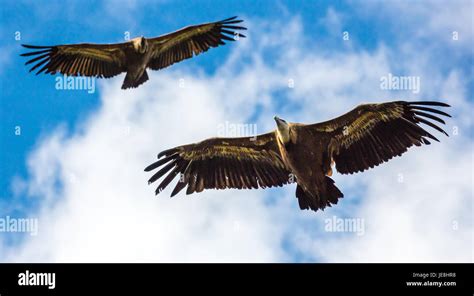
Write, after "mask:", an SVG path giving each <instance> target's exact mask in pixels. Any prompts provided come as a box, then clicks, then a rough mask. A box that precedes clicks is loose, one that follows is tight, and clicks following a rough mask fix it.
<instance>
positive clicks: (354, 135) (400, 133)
mask: <svg viewBox="0 0 474 296" xmlns="http://www.w3.org/2000/svg"><path fill="white" fill-rule="evenodd" d="M434 107H450V106H449V105H447V104H444V103H440V102H428V101H427V102H405V101H396V102H389V103H382V104H365V105H360V106H358V107H356V108H355V109H354V110H352V111H350V112H348V113H346V114H344V115H342V116H340V117H337V118H335V119H332V120H329V121H326V122H321V123H317V124H312V125H306V126H305V127H304V128H310V129H314V130H317V131H318V132H326V133H329V134H330V135H331V140H330V142H329V146H328V157H331V159H332V160H334V161H335V163H336V169H337V171H338V172H340V173H342V174H352V173H355V172H362V171H364V170H367V169H369V168H373V167H374V166H377V165H379V164H381V163H382V162H386V161H388V160H389V159H391V158H393V157H394V156H400V155H402V154H403V153H404V152H406V151H407V149H408V148H409V147H411V146H413V145H416V146H420V145H422V144H430V141H429V140H428V139H432V140H435V141H439V140H438V139H437V138H436V137H435V136H433V135H432V134H430V133H429V132H428V131H426V130H425V129H424V128H422V127H421V126H420V123H423V124H425V125H428V126H430V127H432V128H434V129H436V130H438V131H439V132H441V133H443V134H445V135H446V136H447V135H448V134H447V133H446V132H445V131H444V130H443V129H441V128H440V127H439V126H437V125H436V124H434V123H433V122H431V121H430V120H433V121H436V122H439V123H442V124H444V123H445V122H444V121H443V120H442V119H441V118H439V117H438V116H435V115H434V114H436V115H443V116H448V117H451V116H450V115H449V114H447V113H445V112H443V111H440V110H438V109H435V108H434Z"/></svg>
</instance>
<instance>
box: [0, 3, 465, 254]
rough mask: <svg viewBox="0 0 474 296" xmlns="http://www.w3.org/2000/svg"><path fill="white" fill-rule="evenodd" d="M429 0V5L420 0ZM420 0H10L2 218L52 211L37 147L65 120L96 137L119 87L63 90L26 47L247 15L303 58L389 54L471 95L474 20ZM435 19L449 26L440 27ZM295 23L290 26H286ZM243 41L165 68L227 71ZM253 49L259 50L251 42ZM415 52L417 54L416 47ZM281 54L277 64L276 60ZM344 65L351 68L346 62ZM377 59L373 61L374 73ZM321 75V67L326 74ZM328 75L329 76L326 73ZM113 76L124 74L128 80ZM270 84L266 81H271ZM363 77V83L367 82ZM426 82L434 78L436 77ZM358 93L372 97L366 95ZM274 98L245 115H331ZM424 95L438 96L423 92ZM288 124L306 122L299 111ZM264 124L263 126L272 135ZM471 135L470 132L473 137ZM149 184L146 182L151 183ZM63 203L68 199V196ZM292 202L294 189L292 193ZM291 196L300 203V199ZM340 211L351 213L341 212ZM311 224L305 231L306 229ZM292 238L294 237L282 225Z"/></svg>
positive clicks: (4, 63)
mask: <svg viewBox="0 0 474 296" xmlns="http://www.w3.org/2000/svg"><path fill="white" fill-rule="evenodd" d="M420 3H421V4H423V1H420ZM420 3H418V4H416V5H413V6H414V7H413V9H411V8H410V7H408V8H407V7H406V6H407V5H405V4H401V1H388V2H386V3H385V4H384V5H382V4H379V3H377V2H370V1H369V2H368V3H366V2H358V1H355V2H352V1H350V2H346V1H258V2H257V3H255V1H221V2H216V1H143V2H142V1H136V2H135V1H104V2H96V1H80V2H79V1H50V2H47V3H46V2H44V3H37V2H34V1H6V2H5V3H4V4H3V7H2V12H1V14H2V15H1V18H0V23H1V26H0V27H1V29H0V32H1V34H2V36H3V38H2V39H1V41H0V42H1V43H0V48H1V49H2V53H1V54H2V57H1V58H0V68H1V70H0V81H1V82H0V86H1V101H0V118H1V126H0V144H1V145H0V146H1V151H0V162H1V171H0V188H1V191H0V205H1V207H0V208H1V210H0V216H6V215H10V216H24V215H32V213H33V214H34V213H39V212H40V210H41V209H43V208H44V207H45V204H46V203H47V201H46V199H45V198H44V195H43V193H42V192H35V190H31V188H32V187H31V186H30V185H29V182H31V180H32V179H34V178H33V177H32V176H31V174H32V169H31V168H29V167H28V165H27V163H28V159H30V158H31V155H33V154H34V151H37V150H38V149H39V148H40V147H42V145H43V143H44V142H45V139H48V138H49V137H50V136H51V135H52V134H54V133H56V132H57V130H58V127H62V132H63V135H62V136H63V137H65V138H68V137H69V136H70V137H73V136H77V135H81V134H82V133H84V134H87V130H88V129H87V127H85V125H84V122H87V121H88V119H89V118H91V116H94V114H96V113H97V112H98V110H101V108H104V101H103V99H101V97H102V96H104V95H105V94H107V93H110V91H109V92H104V90H103V89H104V88H107V86H106V85H105V83H110V82H104V83H102V81H101V82H99V84H98V85H96V92H95V93H93V94H88V93H87V92H85V91H80V90H78V91H58V90H56V89H55V88H54V77H52V76H46V75H40V76H36V75H34V74H32V73H28V68H27V67H25V66H24V62H25V61H26V60H25V59H24V58H22V57H20V56H19V54H20V53H22V52H23V49H22V48H21V46H20V44H22V43H26V44H34V45H55V44H65V43H79V42H97V43H102V42H103V43H112V42H121V41H122V40H123V37H124V33H125V32H127V31H128V32H130V34H131V36H132V37H134V36H140V35H144V36H148V37H152V36H156V35H161V34H164V33H167V32H170V31H174V30H176V29H179V28H181V27H184V26H187V25H190V24H197V23H203V22H209V21H217V20H221V19H225V18H227V17H230V16H234V15H238V16H239V17H241V18H243V19H244V20H246V21H247V22H246V24H247V27H248V29H249V30H248V31H247V32H246V35H248V36H249V38H247V39H248V40H253V41H255V42H256V41H258V40H259V35H257V32H258V33H262V32H264V31H265V30H268V31H270V30H274V31H275V32H278V34H277V35H275V36H270V38H275V39H285V38H289V39H291V38H293V37H294V36H285V35H286V34H289V35H291V34H296V33H298V38H297V39H296V40H297V41H298V44H297V45H296V46H295V48H296V50H297V51H299V53H298V54H299V55H302V56H303V57H304V54H305V53H307V54H308V56H309V55H310V53H313V52H318V57H321V59H324V58H327V59H328V60H333V61H336V62H337V58H336V59H334V57H335V56H351V55H353V56H356V57H364V56H370V57H372V56H375V57H377V55H378V54H380V55H383V57H384V58H382V60H384V61H385V60H386V61H388V62H387V63H388V64H389V69H391V71H394V72H396V74H398V75H423V74H424V73H430V72H431V73H436V75H438V76H439V77H438V76H436V75H434V74H433V77H428V78H426V79H427V80H428V81H437V79H441V80H443V81H444V80H447V77H451V76H450V73H452V72H453V71H454V70H455V72H456V75H457V76H456V77H461V78H460V80H461V81H462V92H463V97H465V98H468V100H469V101H470V102H471V100H472V91H473V89H474V87H473V85H474V82H473V77H474V76H473V73H472V62H473V60H472V59H473V55H472V47H470V46H466V42H469V40H471V41H472V39H471V38H472V27H471V28H466V26H469V23H462V22H460V21H459V20H457V21H456V20H455V18H456V15H455V14H453V15H450V14H449V13H448V14H447V17H446V18H444V19H436V17H434V16H433V15H432V12H430V11H427V10H423V5H420ZM466 3H467V5H466ZM429 4H430V5H433V6H434V7H439V6H442V5H441V4H439V3H437V2H429ZM449 5H452V6H459V7H465V6H469V1H457V2H456V1H455V2H453V3H452V4H449ZM391 7H392V8H391ZM471 8H472V4H471ZM452 11H456V8H452ZM450 18H451V19H452V22H450ZM433 22H434V23H435V24H440V25H433ZM294 23H297V24H299V26H300V28H299V31H298V30H296V31H295V30H292V29H291V25H292V24H294ZM471 23H472V16H471ZM260 26H262V27H260ZM274 26H277V28H274ZM286 26H288V27H289V29H288V30H286ZM343 31H348V32H349V34H350V35H349V36H350V40H349V41H348V42H343V41H342V40H341V39H342V32H343ZM452 31H459V32H462V34H461V38H462V40H463V41H462V42H458V43H456V42H453V40H452V38H451V33H452ZM16 32H19V33H20V34H21V40H15V36H16V35H15V34H16ZM295 32H296V33H295ZM295 38H296V37H295ZM466 39H467V41H466ZM248 40H246V42H247V41H248ZM239 42H240V41H239ZM262 42H263V41H262ZM239 46H240V45H239ZM242 46H244V45H242ZM285 46H286V45H285ZM285 46H283V47H277V46H275V47H272V46H271V45H270V46H267V47H266V48H264V49H262V52H263V55H262V59H263V63H264V64H265V65H268V68H269V69H271V66H270V65H272V64H278V66H277V67H276V69H281V67H284V64H283V66H281V64H282V61H284V56H285V54H286V53H285V51H287V50H288V49H289V48H290V46H289V45H288V47H285ZM234 47H237V45H236V44H231V45H226V46H224V47H220V48H217V49H213V50H210V51H209V52H208V53H206V54H203V55H200V56H198V57H196V58H193V59H191V60H187V61H184V62H181V63H179V64H176V65H174V66H173V68H172V69H171V68H170V69H165V70H164V71H163V72H166V71H168V72H169V73H168V74H170V75H173V73H178V74H179V73H185V74H186V75H193V73H195V75H196V76H197V77H205V78H208V77H214V76H216V75H217V74H218V73H217V71H223V70H222V68H221V65H222V64H223V63H224V62H225V61H227V59H229V56H231V54H232V52H233V51H234V50H235V48H234ZM247 48H248V49H250V50H252V47H247ZM414 50H415V51H417V52H415V53H414V52H413V51H414ZM242 57H243V58H242V60H241V64H238V65H235V63H234V64H232V67H233V68H232V69H234V70H233V71H234V72H236V71H239V69H244V68H245V67H246V66H252V65H253V63H254V62H255V60H254V59H253V58H254V57H253V56H251V55H250V54H247V55H245V54H244V55H242ZM282 57H283V58H282ZM288 60H289V61H291V63H289V64H291V65H294V66H295V67H294V73H296V72H297V69H298V68H297V67H296V62H295V61H293V60H292V57H291V56H289V57H288ZM375 60H377V59H375ZM420 60H421V62H420V64H419V65H418V64H417V63H418V62H419V61H420ZM276 61H279V62H278V63H276ZM343 61H344V59H341V62H343ZM334 65H336V64H334ZM340 66H341V69H342V70H344V65H340ZM378 66H379V65H374V68H377V67H378ZM279 67H280V68H279ZM348 68H349V66H348ZM290 70H291V69H290ZM312 70H314V71H315V72H317V71H319V69H312ZM289 73H291V71H289ZM295 75H296V74H295ZM322 75H323V76H324V73H322ZM190 77H192V76H190ZM440 77H441V78H440ZM422 78H423V76H422ZM113 79H114V80H117V81H121V80H122V79H123V75H122V76H119V77H116V78H113ZM151 79H153V77H152V78H151ZM262 79H263V80H264V79H265V78H263V77H262ZM362 81H365V80H363V79H362ZM297 83H298V82H297ZM376 83H377V82H375V85H377V84H376ZM427 85H431V82H430V83H428V84H427ZM115 86H116V84H115ZM322 87H324V86H322ZM347 87H348V88H349V89H351V88H357V87H359V85H357V84H350V85H349V86H347ZM433 89H434V88H433ZM158 92H159V90H158ZM315 93H316V94H317V93H319V92H315ZM323 93H324V92H323ZM361 93H362V94H364V92H361ZM366 93H367V92H366ZM368 93H370V92H368ZM374 93H377V92H374ZM439 93H440V92H438V91H437V90H424V91H423V92H422V93H421V95H422V96H423V95H425V96H430V95H433V94H434V95H436V94H439ZM269 94H270V95H271V96H272V98H271V102H272V107H271V108H270V107H268V101H265V100H264V99H263V98H262V103H256V104H255V108H254V109H253V110H252V111H251V112H249V113H248V114H247V113H245V114H247V115H245V116H244V118H239V120H243V121H254V120H261V119H259V118H261V117H262V116H263V115H267V114H266V113H267V112H271V113H278V114H283V115H286V116H290V117H292V116H293V117H296V114H301V116H303V117H304V119H305V120H306V119H307V120H316V119H324V116H322V115H321V114H317V116H314V117H310V114H307V113H305V112H304V111H305V108H306V105H304V103H307V101H304V100H303V101H302V100H300V99H299V94H294V92H292V91H291V90H288V89H286V88H284V87H280V88H278V87H276V88H273V89H271V90H270V91H269ZM343 94H344V93H343ZM157 96H159V93H157ZM383 96H384V97H383V98H360V101H361V102H362V101H367V100H377V99H378V100H379V101H380V100H385V98H393V99H397V98H398V96H401V97H402V98H411V97H416V96H413V94H409V93H408V94H407V93H403V92H393V93H388V94H385V93H384V95H383ZM394 96H397V97H394ZM423 99H439V98H431V97H423ZM351 102H352V101H351ZM340 104H342V103H340ZM467 106H471V105H470V104H469V105H467ZM347 108H348V107H345V109H344V108H343V109H337V110H335V111H333V112H334V114H331V115H335V114H340V113H341V112H343V111H344V112H345V111H347ZM321 110H324V109H321ZM465 111H466V110H465ZM312 118H315V119H312ZM325 118H328V117H325ZM459 118H462V116H460V117H459ZM291 119H292V120H298V118H291ZM234 120H235V117H234ZM16 126H20V127H21V135H19V136H18V135H15V128H16ZM466 126H469V125H466ZM270 127H271V126H270ZM450 127H451V126H450ZM259 131H260V132H263V130H259ZM468 134H469V139H470V137H471V135H470V132H468ZM211 136H212V135H211ZM469 143H470V142H469ZM159 148H165V147H159ZM156 149H157V150H158V148H156ZM32 166H34V164H33V165H32ZM138 173H141V172H138ZM62 183H63V182H62V181H61V178H59V179H58V180H57V182H55V184H54V186H55V187H56V188H58V189H61V188H63V185H64V184H62ZM144 185H146V184H145V182H144ZM365 185H366V184H365V183H360V184H359V185H357V184H355V185H351V186H350V187H349V188H348V187H346V188H345V190H343V191H346V192H347V191H349V190H352V192H357V194H353V195H354V196H355V197H354V198H353V199H352V200H351V201H348V204H346V205H347V206H349V203H350V204H351V207H350V208H351V209H352V208H353V207H358V206H359V203H361V201H360V199H361V198H363V196H364V194H365ZM25 188H26V189H25ZM271 192H276V191H271ZM271 195H273V193H272V194H271ZM290 196H291V194H290ZM58 198H59V200H60V199H61V198H62V197H61V195H60V196H59V197H58ZM150 198H153V196H150ZM293 198H294V197H293V196H292V198H291V199H293ZM269 200H271V199H269V198H268V197H267V201H269ZM292 201H293V202H295V200H292ZM54 205H55V203H52V204H50V206H52V207H53V206H54ZM292 210H294V211H297V210H298V209H297V205H296V204H295V205H293V208H292ZM338 213H339V214H340V215H348V213H347V212H345V211H343V209H341V212H338ZM295 221H296V222H294V223H295V225H299V224H298V223H302V220H301V219H299V218H298V219H296V220H295ZM311 221H313V220H311ZM303 222H304V221H303ZM302 228H303V229H306V230H308V229H307V228H305V227H302ZM314 232H315V231H314V230H311V229H309V230H308V233H310V234H309V236H310V237H314ZM283 233H286V232H285V231H283ZM0 235H2V236H3V238H4V240H5V241H7V242H8V244H7V245H10V244H13V245H15V244H21V243H23V240H22V239H23V237H21V236H18V235H17V234H12V235H9V234H4V233H2V234H0ZM294 239H295V237H293V236H285V235H284V234H283V235H282V238H281V241H280V244H281V245H282V246H283V247H282V248H283V250H284V251H285V252H286V255H285V256H283V257H282V258H284V259H281V258H280V260H285V261H314V260H316V261H318V259H320V257H321V254H319V255H318V256H316V255H311V256H310V255H303V254H302V253H303V249H304V248H302V247H301V246H298V247H295V246H294V245H292V242H294ZM269 260H270V261H272V260H275V259H269ZM276 260H277V261H278V259H276ZM321 260H322V259H321ZM325 260H328V259H325Z"/></svg>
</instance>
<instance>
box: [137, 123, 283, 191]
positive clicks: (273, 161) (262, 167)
mask: <svg viewBox="0 0 474 296" xmlns="http://www.w3.org/2000/svg"><path fill="white" fill-rule="evenodd" d="M158 158H159V160H158V161H156V162H155V163H153V164H151V165H149V166H148V167H147V168H145V171H147V172H148V171H152V170H154V169H156V168H159V167H161V166H162V168H161V169H160V170H159V171H158V172H156V173H155V174H154V175H153V176H152V177H151V178H150V180H149V181H148V183H149V184H151V183H153V182H155V181H156V180H158V179H159V178H161V177H162V176H165V174H167V175H166V177H165V178H164V179H163V181H162V182H161V184H160V185H159V186H158V188H157V189H156V194H158V193H160V192H161V191H162V190H163V189H164V188H165V187H166V186H168V184H169V183H170V182H171V181H172V180H173V179H174V178H175V177H176V176H177V175H179V180H178V183H177V184H176V187H175V188H174V190H173V192H172V193H171V196H174V195H176V194H177V193H178V192H179V191H181V190H182V189H183V188H184V187H186V186H187V190H186V194H191V193H193V192H201V191H203V190H204V189H213V188H215V189H224V188H238V189H251V188H259V187H261V188H265V187H272V186H282V185H284V184H287V183H290V180H291V178H290V172H289V169H288V168H287V167H286V166H285V165H284V163H283V161H282V159H281V156H280V153H279V150H278V145H277V143H276V140H275V134H274V132H272V133H267V134H263V135H259V136H257V137H256V138H249V137H247V138H212V139H207V140H204V141H202V142H199V143H195V144H190V145H184V146H179V147H175V148H172V149H169V150H166V151H163V152H161V153H160V154H158Z"/></svg>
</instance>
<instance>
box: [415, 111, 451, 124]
mask: <svg viewBox="0 0 474 296" xmlns="http://www.w3.org/2000/svg"><path fill="white" fill-rule="evenodd" d="M413 113H415V114H416V115H420V116H424V117H427V118H430V119H433V120H435V121H437V122H439V123H442V124H446V122H444V120H442V119H441V118H439V117H436V116H434V115H431V114H428V113H425V112H421V111H413Z"/></svg>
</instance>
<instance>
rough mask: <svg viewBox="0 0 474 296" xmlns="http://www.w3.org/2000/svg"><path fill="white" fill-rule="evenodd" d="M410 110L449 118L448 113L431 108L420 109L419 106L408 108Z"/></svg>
mask: <svg viewBox="0 0 474 296" xmlns="http://www.w3.org/2000/svg"><path fill="white" fill-rule="evenodd" d="M410 109H412V110H421V111H428V112H431V113H436V114H439V115H444V116H447V117H451V115H449V114H448V113H446V112H443V111H440V110H437V109H433V108H427V107H420V106H410Z"/></svg>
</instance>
